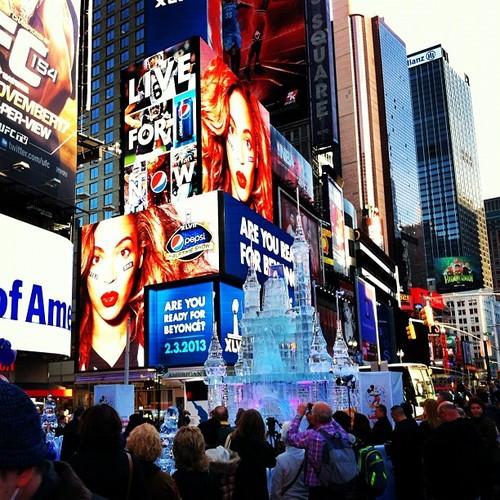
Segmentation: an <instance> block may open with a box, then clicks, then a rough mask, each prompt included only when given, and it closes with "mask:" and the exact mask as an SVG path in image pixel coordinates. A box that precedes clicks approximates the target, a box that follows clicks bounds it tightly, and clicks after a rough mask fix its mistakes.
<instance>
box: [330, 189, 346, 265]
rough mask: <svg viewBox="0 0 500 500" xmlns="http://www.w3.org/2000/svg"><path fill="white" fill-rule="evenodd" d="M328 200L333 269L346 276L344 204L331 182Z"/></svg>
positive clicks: (338, 191)
mask: <svg viewBox="0 0 500 500" xmlns="http://www.w3.org/2000/svg"><path fill="white" fill-rule="evenodd" d="M328 198H329V201H330V222H331V231H332V254H333V267H334V269H335V271H337V272H339V273H342V274H346V242H345V224H344V202H343V197H342V190H341V189H340V187H339V186H338V185H337V184H336V183H334V182H333V181H332V180H329V181H328Z"/></svg>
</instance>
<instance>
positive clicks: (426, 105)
mask: <svg viewBox="0 0 500 500" xmlns="http://www.w3.org/2000/svg"><path fill="white" fill-rule="evenodd" d="M408 68H409V72H410V83H411V91H412V100H413V117H414V127H415V139H416V148H417V161H418V172H419V184H420V197H421V204H422V220H423V227H424V240H425V250H426V251H425V253H426V260H427V271H428V276H429V277H432V276H433V275H434V259H436V258H440V257H452V256H467V257H471V258H476V259H478V260H479V261H480V263H481V270H482V279H483V286H485V287H491V286H492V280H491V267H490V262H489V251H488V240H487V232H486V221H485V216H484V208H483V204H482V201H481V193H480V181H479V165H478V159H477V151H476V138H475V128H474V115H473V110H472V99H471V91H470V86H469V80H468V77H467V76H465V77H464V78H462V77H461V76H460V75H458V74H457V73H456V72H455V71H454V70H453V68H452V67H451V66H450V65H449V63H448V55H447V53H446V52H445V50H444V49H443V48H442V47H441V46H440V45H439V46H436V47H431V48H429V49H426V50H423V51H421V52H418V53H414V54H411V55H409V56H408Z"/></svg>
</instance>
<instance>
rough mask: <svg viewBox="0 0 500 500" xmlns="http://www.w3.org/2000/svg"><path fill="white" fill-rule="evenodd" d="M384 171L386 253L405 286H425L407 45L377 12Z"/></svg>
mask: <svg viewBox="0 0 500 500" xmlns="http://www.w3.org/2000/svg"><path fill="white" fill-rule="evenodd" d="M372 28H373V37H374V51H375V63H376V71H377V85H378V101H379V113H380V129H381V146H382V161H383V164H384V167H385V168H384V172H385V186H386V187H385V192H386V197H387V202H386V210H387V217H388V218H389V219H392V221H393V222H392V223H389V224H388V225H387V229H388V236H389V255H390V256H391V257H392V258H393V259H394V261H395V262H396V263H397V265H398V267H399V276H400V282H401V284H402V286H403V288H404V289H405V290H408V287H410V286H412V285H413V286H425V285H426V277H427V276H426V269H425V257H424V242H423V238H422V215H421V210H420V193H419V189H418V169H417V155H416V151H415V132H414V129H413V113H412V102H411V91H410V80H409V76H408V69H407V65H406V45H405V43H404V41H403V40H401V39H400V38H399V37H398V35H397V34H396V33H394V32H393V31H392V30H391V28H390V27H389V26H388V25H387V24H386V23H385V22H384V20H383V19H381V18H379V17H374V18H372Z"/></svg>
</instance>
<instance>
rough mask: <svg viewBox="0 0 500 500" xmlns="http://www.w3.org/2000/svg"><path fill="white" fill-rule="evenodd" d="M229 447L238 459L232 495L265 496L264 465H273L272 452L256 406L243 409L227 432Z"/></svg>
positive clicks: (250, 499) (241, 499) (240, 497)
mask: <svg viewBox="0 0 500 500" xmlns="http://www.w3.org/2000/svg"><path fill="white" fill-rule="evenodd" d="M230 448H231V450H233V451H235V452H236V453H238V455H239V456H240V459H241V460H240V463H239V465H238V470H237V471H236V484H235V492H234V498H235V499H237V500H246V499H248V500H253V499H256V498H259V499H262V500H266V499H268V498H269V493H268V490H267V478H266V468H267V467H274V466H275V465H276V455H275V452H274V449H273V447H272V446H271V445H270V444H269V443H268V442H267V441H266V428H265V425H264V421H263V420H262V416H261V414H260V413H259V412H258V411H257V410H253V409H250V410H246V411H245V413H243V415H242V416H241V419H240V421H239V423H238V427H237V428H236V430H235V431H234V432H233V433H232V434H231V443H230Z"/></svg>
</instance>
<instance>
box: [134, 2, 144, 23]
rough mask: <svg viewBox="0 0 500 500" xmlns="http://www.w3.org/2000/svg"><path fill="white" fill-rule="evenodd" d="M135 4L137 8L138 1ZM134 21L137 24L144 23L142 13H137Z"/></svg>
mask: <svg viewBox="0 0 500 500" xmlns="http://www.w3.org/2000/svg"><path fill="white" fill-rule="evenodd" d="M135 5H136V8H137V9H139V2H137V3H136V4H135ZM143 5H144V4H143ZM135 22H136V23H137V24H144V14H139V15H138V16H136V18H135Z"/></svg>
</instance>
